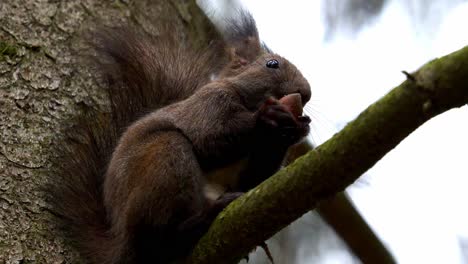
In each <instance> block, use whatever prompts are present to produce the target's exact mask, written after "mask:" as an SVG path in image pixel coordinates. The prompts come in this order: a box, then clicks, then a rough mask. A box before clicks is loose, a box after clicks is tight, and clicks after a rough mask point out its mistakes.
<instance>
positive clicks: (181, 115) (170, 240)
mask: <svg viewBox="0 0 468 264" xmlns="http://www.w3.org/2000/svg"><path fill="white" fill-rule="evenodd" d="M221 34H222V36H223V38H222V39H220V40H218V41H217V42H216V43H214V44H211V45H209V46H208V48H206V49H201V50H200V49H199V50H195V49H193V48H191V47H188V46H185V45H184V44H183V41H181V40H179V39H177V38H176V37H173V36H171V35H170V34H161V35H160V36H158V37H150V36H147V35H143V34H138V33H136V32H135V31H134V30H131V29H128V28H114V29H101V31H100V32H98V33H95V34H94V35H93V36H94V38H93V41H92V42H93V46H94V49H95V51H96V55H95V56H96V62H97V64H98V69H99V70H100V74H101V75H102V76H103V77H104V78H105V79H106V81H107V84H108V93H109V98H110V105H111V116H110V117H108V118H103V117H99V116H98V117H96V116H92V118H91V119H93V120H94V119H96V120H97V121H96V122H92V121H89V120H86V121H83V122H79V123H78V125H77V126H78V127H79V128H80V129H81V130H82V131H84V132H83V133H82V135H81V136H79V137H78V138H74V139H73V142H72V143H70V144H67V145H66V146H62V147H61V148H62V151H63V155H62V156H63V157H62V159H61V160H60V162H59V165H60V170H59V173H58V174H57V175H56V177H54V178H53V179H51V183H50V184H49V186H48V193H49V194H50V203H51V204H52V207H53V211H54V212H55V213H56V214H57V215H58V216H59V218H60V219H61V221H63V227H64V228H65V231H67V233H68V235H69V237H70V238H71V239H72V241H73V242H74V244H75V245H76V246H77V248H78V249H79V251H80V252H81V254H82V255H83V256H84V257H85V258H86V259H87V260H88V261H89V262H91V263H109V264H110V263H149V262H151V263H172V262H174V261H183V260H184V258H185V257H186V256H187V255H188V254H189V253H190V250H191V249H192V248H193V246H194V245H195V244H196V242H197V241H198V240H199V239H200V238H201V236H202V235H203V234H204V233H205V232H206V231H207V230H208V228H209V226H210V224H211V223H212V221H213V220H214V219H215V217H216V216H217V215H218V214H219V213H220V212H221V211H222V210H223V209H224V208H225V207H226V206H227V205H228V204H229V203H230V202H232V201H233V200H234V199H236V198H237V197H239V196H240V195H242V194H243V193H244V192H246V191H248V190H249V189H251V188H253V187H255V186H256V185H258V184H259V183H261V182H262V181H263V180H265V179H267V178H268V177H269V176H271V175H272V174H273V173H274V172H275V171H276V170H278V169H279V168H280V166H281V164H282V161H283V159H284V156H285V154H286V151H287V150H288V148H289V147H290V146H292V145H294V144H295V143H297V142H299V141H300V140H301V139H303V138H304V137H305V136H306V135H307V134H308V132H309V123H310V119H309V117H307V116H305V115H302V108H303V106H304V105H305V103H306V102H307V101H309V99H310V97H311V91H310V85H309V83H308V82H307V80H306V79H305V78H304V77H303V75H302V74H301V73H300V71H299V70H298V69H297V68H296V67H295V66H294V65H293V64H292V63H290V62H289V61H288V60H286V59H285V58H283V57H281V56H279V55H277V54H275V53H273V52H272V51H270V50H269V49H268V48H267V47H266V46H265V45H263V44H262V43H261V42H260V40H259V36H258V31H257V27H256V25H255V21H254V19H253V18H252V16H251V15H250V14H249V13H248V12H245V11H242V12H239V16H238V18H236V19H233V20H231V21H229V22H228V24H227V26H226V27H225V28H224V30H223V32H221ZM86 122H87V123H86ZM74 130H76V129H74ZM233 168H234V169H233ZM227 174H233V175H234V174H235V175H236V178H237V181H236V182H235V184H232V186H228V187H226V188H225V191H226V192H225V193H224V194H222V195H220V196H219V197H216V198H213V197H209V195H207V194H206V193H205V192H204V188H205V187H206V185H207V184H208V183H207V181H208V179H210V178H213V177H214V178H219V177H224V176H226V177H230V176H228V175H227ZM213 175H215V176H213ZM215 180H216V179H215Z"/></svg>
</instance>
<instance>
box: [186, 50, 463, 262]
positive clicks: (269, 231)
mask: <svg viewBox="0 0 468 264" xmlns="http://www.w3.org/2000/svg"><path fill="white" fill-rule="evenodd" d="M410 76H412V78H409V79H407V80H406V81H405V82H403V83H402V84H401V85H400V86H398V87H396V88H395V89H393V90H392V91H390V92H389V93H388V94H387V95H386V96H385V97H383V98H382V99H380V100H379V101H377V102H376V103H374V104H373V105H371V106H369V107H368V108H367V109H366V110H365V111H364V112H362V113H361V114H360V115H359V117H358V118H356V119H355V120H354V121H352V122H351V123H349V124H348V125H347V126H346V127H345V128H344V129H343V130H342V131H341V132H339V133H337V134H336V135H334V136H333V137H332V138H331V139H330V140H328V141H327V142H325V143H324V144H322V145H321V146H319V147H318V148H316V149H314V150H312V151H310V152H309V153H307V154H306V155H305V156H303V157H301V158H299V159H298V160H296V161H295V162H294V163H293V164H291V165H290V166H288V167H286V168H284V169H282V170H280V171H279V172H278V173H276V174H275V175H273V176H272V177H270V178H269V179H268V180H266V181H265V182H263V183H262V184H260V185H259V186H257V187H256V188H255V189H253V190H251V191H250V192H248V193H247V194H245V195H243V196H242V197H240V198H239V199H237V200H236V201H234V202H233V203H232V204H231V205H229V206H228V207H227V208H226V210H224V211H223V212H222V213H221V214H220V215H219V216H218V217H217V219H216V221H215V222H214V223H213V224H212V226H211V228H210V230H209V231H208V233H207V234H205V236H204V237H203V238H202V239H201V240H200V241H199V243H198V245H197V246H196V248H195V249H194V251H193V254H192V256H190V258H189V261H190V263H235V262H236V261H238V260H239V259H241V258H242V257H243V256H245V255H247V254H248V252H249V251H250V250H252V249H253V248H254V247H255V246H256V245H260V244H261V243H262V242H263V241H264V240H266V239H268V238H269V237H271V236H272V235H273V234H275V233H276V232H278V231H279V230H280V229H282V228H283V227H285V226H286V225H288V224H289V223H291V222H293V221H294V220H296V219H297V218H299V217H300V216H301V215H303V214H304V213H306V212H308V211H309V210H311V209H314V208H315V207H316V206H317V204H318V202H319V201H321V200H323V199H326V198H328V197H331V196H333V195H334V194H336V193H338V192H340V191H343V190H344V189H345V188H346V187H347V186H349V185H350V184H351V183H352V182H354V181H355V180H356V179H357V178H358V177H359V176H360V175H361V174H363V173H364V172H365V171H366V170H368V169H369V168H371V167H372V166H373V165H374V164H375V163H376V162H377V161H378V160H379V159H381V158H382V157H383V156H384V155H385V154H386V153H387V152H389V151H390V150H391V149H393V148H394V147H395V146H396V145H397V144H398V143H399V142H400V141H402V140H403V139H404V138H405V137H406V136H408V135H409V134H410V133H411V132H412V131H414V130H415V129H416V128H418V127H419V126H420V125H422V124H423V123H424V122H426V121H427V120H429V119H430V118H432V117H434V116H436V115H438V114H440V113H442V112H444V111H447V110H449V109H451V108H455V107H460V106H462V105H464V104H467V103H468V46H467V47H465V48H463V49H461V50H459V51H457V52H454V53H452V54H450V55H447V56H445V57H442V58H440V59H436V60H433V61H431V62H429V63H427V64H426V65H424V66H423V67H422V68H421V69H419V70H418V71H417V72H415V73H413V74H411V75H410Z"/></svg>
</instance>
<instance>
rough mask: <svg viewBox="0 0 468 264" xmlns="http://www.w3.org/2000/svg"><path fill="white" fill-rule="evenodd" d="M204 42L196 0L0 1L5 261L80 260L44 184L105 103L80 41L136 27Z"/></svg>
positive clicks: (1, 255) (0, 233)
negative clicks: (81, 120) (106, 28)
mask: <svg viewBox="0 0 468 264" xmlns="http://www.w3.org/2000/svg"><path fill="white" fill-rule="evenodd" d="M160 21H166V22H167V21H170V23H171V25H173V27H174V34H180V35H181V36H182V38H183V39H186V40H187V41H189V42H190V43H192V45H197V46H198V45H205V44H206V43H207V42H208V41H209V40H210V39H211V35H210V34H211V33H210V32H213V31H212V30H211V29H212V26H211V25H210V24H209V22H208V20H207V19H206V18H205V16H204V15H202V12H201V11H200V10H199V9H198V7H197V6H196V5H195V1H194V0H193V1H191V0H171V1H151V0H143V1H129V0H120V1H119V0H117V1H101V0H85V1H53V0H50V1H47V0H44V1H43V0H0V133H1V134H0V208H1V210H0V241H1V242H0V262H1V263H76V262H80V260H79V258H78V257H77V254H76V252H75V251H74V250H73V249H72V248H70V247H68V246H67V245H66V243H64V241H63V238H62V235H61V234H60V233H59V232H57V230H56V229H55V225H54V222H55V221H57V219H55V218H54V217H53V212H51V211H50V208H48V206H47V204H46V203H45V201H44V195H43V194H42V193H41V192H40V187H41V186H43V184H44V183H45V182H46V181H47V179H48V178H50V177H54V174H53V168H51V166H50V164H51V161H52V160H53V159H54V157H55V156H56V154H55V153H53V152H52V151H51V149H53V148H52V147H53V146H54V145H57V144H61V140H62V134H61V131H62V130H63V129H64V128H66V127H69V126H71V125H72V122H73V121H72V120H73V117H74V116H77V115H80V114H81V112H82V110H83V109H84V108H89V107H91V108H94V109H97V110H100V111H107V103H108V102H107V98H106V97H105V93H104V90H103V89H102V87H99V85H98V83H97V81H96V79H95V77H94V75H93V73H92V72H90V71H89V69H88V67H84V66H83V64H82V63H81V61H80V55H81V54H82V52H83V51H86V50H87V48H86V45H85V43H84V42H83V41H82V40H81V39H82V38H81V35H82V32H86V31H88V30H90V29H93V28H95V27H96V25H99V24H105V25H111V26H115V25H118V24H127V23H129V24H133V25H138V26H139V27H141V28H143V29H144V30H145V31H147V32H148V33H149V34H157V33H158V32H154V27H152V25H154V24H156V23H160Z"/></svg>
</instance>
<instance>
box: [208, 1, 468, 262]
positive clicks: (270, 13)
mask: <svg viewBox="0 0 468 264" xmlns="http://www.w3.org/2000/svg"><path fill="white" fill-rule="evenodd" d="M457 1H458V2H461V1H460V0H452V3H453V2H457ZM243 2H245V5H246V6H247V7H248V8H249V9H250V11H251V12H252V13H253V15H254V17H255V19H256V21H257V24H258V28H259V31H260V36H261V39H262V40H263V41H264V42H265V43H267V45H268V46H269V47H270V48H271V49H272V50H274V51H275V52H277V53H279V54H281V55H283V56H285V57H287V58H288V59H289V60H290V61H292V62H293V63H295V64H296V65H297V66H298V68H300V69H301V70H302V72H303V74H304V75H305V76H306V77H307V78H308V80H309V82H310V83H311V86H312V90H313V91H312V100H311V104H310V105H309V109H310V110H309V113H310V114H311V117H312V120H313V121H312V122H313V130H314V131H313V133H312V136H311V137H312V140H313V141H314V142H315V143H318V144H319V143H322V142H324V141H325V140H327V139H328V138H329V137H330V136H331V135H332V134H333V133H335V132H336V131H338V130H339V129H341V128H342V127H343V126H344V125H345V124H346V123H347V122H349V121H350V120H352V119H353V118H354V117H355V116H356V115H357V114H359V113H360V112H361V111H362V110H364V109H365V108H366V107H367V106H368V105H369V104H371V103H372V102H374V101H375V100H377V99H378V98H380V97H381V96H383V95H384V94H385V93H387V92H388V91H389V90H390V89H391V88H392V87H395V86H397V85H398V84H400V83H401V82H402V81H404V79H405V76H404V75H403V74H402V73H401V71H402V70H406V71H409V72H411V71H414V70H416V69H417V68H418V67H419V66H421V65H422V64H424V63H425V62H427V61H429V60H431V59H433V58H435V57H437V56H442V55H445V54H447V53H450V52H452V51H455V50H457V49H459V48H461V47H463V46H465V45H468V31H466V25H468V15H467V14H468V3H465V4H458V5H457V4H452V6H449V5H447V4H446V3H447V2H446V1H444V0H434V1H432V4H433V5H432V6H431V7H432V9H430V15H429V16H427V17H430V19H431V20H423V19H414V18H412V17H411V16H410V15H409V13H408V8H407V7H408V5H411V6H412V7H413V13H412V14H418V12H419V11H420V8H419V7H418V3H423V2H424V1H417V0H414V1H412V2H411V3H410V2H408V1H405V0H393V1H392V2H391V3H390V4H389V5H387V6H386V8H385V9H384V12H383V14H382V16H381V17H380V18H378V19H377V20H376V22H375V23H374V24H372V25H369V26H367V27H366V28H365V29H363V30H362V31H361V32H360V33H359V34H358V35H357V36H356V37H354V38H350V37H349V36H345V35H342V36H338V37H337V38H335V39H334V40H333V41H331V42H327V43H325V42H324V41H323V32H324V28H323V27H324V26H323V22H322V19H321V13H320V12H321V3H320V2H321V1H310V0H301V1H299V0H296V1H279V0H256V1H243ZM215 3H216V4H219V5H223V4H226V3H227V4H228V5H229V4H230V5H233V6H235V5H236V3H237V1H234V0H231V1H226V2H224V1H220V2H215ZM402 3H404V4H402ZM408 3H410V4H408ZM418 8H419V9H418ZM215 9H216V8H215ZM467 121H468V107H466V106H465V107H463V108H461V109H457V110H452V111H449V112H448V113H445V114H443V115H441V116H439V117H437V118H435V119H433V120H431V121H429V122H427V123H426V124H425V125H423V126H422V127H421V128H419V129H418V130H417V131H416V132H415V133H413V134H412V135H410V136H409V137H408V138H407V139H406V140H404V141H403V142H402V143H401V144H400V145H399V146H398V147H397V148H396V149H394V150H393V151H392V152H390V153H389V154H388V155H387V156H386V157H384V158H383V159H382V160H381V161H380V162H379V163H378V164H377V165H376V166H375V167H374V168H372V169H371V170H369V171H368V173H367V175H366V176H365V177H364V178H363V180H358V182H357V184H355V185H354V186H352V187H351V188H349V189H348V191H349V192H350V194H351V196H352V198H353V200H354V201H355V203H356V204H357V206H358V207H359V209H360V210H361V212H362V214H363V215H364V216H365V218H366V219H367V221H368V222H369V223H370V225H371V226H372V227H373V228H374V229H375V231H376V232H377V233H378V234H379V235H380V236H381V237H382V239H383V241H384V242H385V243H387V245H388V246H389V248H390V249H391V250H392V252H393V254H394V256H395V257H396V259H397V261H398V262H399V263H411V264H412V263H462V259H461V250H460V247H459V240H458V239H459V238H464V239H468V225H467V223H468V210H466V207H465V206H466V204H465V203H466V202H467V201H468V192H467V191H465V190H466V188H467V186H468V159H467V156H468V155H467V154H468V153H467V151H468V122H467ZM344 259H346V257H344ZM315 260H316V259H315ZM312 261H313V260H312ZM321 262H322V263H343V261H340V260H339V259H336V258H335V259H323V260H322V261H321ZM314 263H317V262H316V261H315V262H314Z"/></svg>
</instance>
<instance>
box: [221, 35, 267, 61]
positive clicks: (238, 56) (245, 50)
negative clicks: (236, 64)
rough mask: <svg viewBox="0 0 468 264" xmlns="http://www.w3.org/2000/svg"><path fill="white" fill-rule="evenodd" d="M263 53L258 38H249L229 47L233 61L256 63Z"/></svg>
mask: <svg viewBox="0 0 468 264" xmlns="http://www.w3.org/2000/svg"><path fill="white" fill-rule="evenodd" d="M262 52H263V49H262V46H261V45H260V41H259V39H258V36H249V37H247V38H245V39H242V40H238V41H237V42H235V43H232V44H231V45H230V47H229V51H228V53H229V56H230V60H231V61H236V60H245V61H247V62H252V61H254V60H255V59H256V58H257V57H258V56H260V55H261V53H262Z"/></svg>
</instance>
